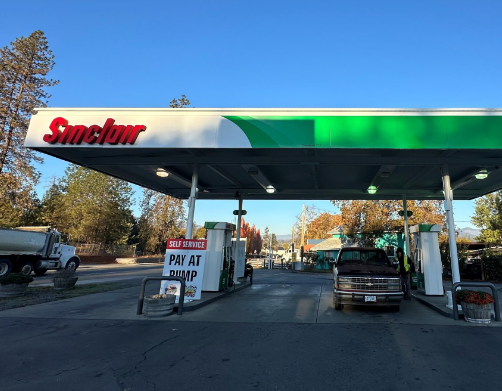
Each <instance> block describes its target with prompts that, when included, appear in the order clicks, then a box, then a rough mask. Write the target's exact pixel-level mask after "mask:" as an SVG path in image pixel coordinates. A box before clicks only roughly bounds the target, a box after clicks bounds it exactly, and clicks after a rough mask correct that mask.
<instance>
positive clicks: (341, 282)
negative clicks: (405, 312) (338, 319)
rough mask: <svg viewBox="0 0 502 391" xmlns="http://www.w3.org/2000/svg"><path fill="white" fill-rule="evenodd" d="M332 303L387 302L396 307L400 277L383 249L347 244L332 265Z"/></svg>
mask: <svg viewBox="0 0 502 391" xmlns="http://www.w3.org/2000/svg"><path fill="white" fill-rule="evenodd" d="M333 274H334V281H333V305H334V307H335V309H336V310H341V309H343V306H344V305H345V304H348V305H373V306H375V305H376V306H389V307H392V308H393V309H394V310H399V306H400V304H401V300H402V299H403V292H402V290H401V279H400V277H399V274H398V273H397V271H396V269H395V268H394V267H393V265H392V262H391V261H390V260H389V258H388V257H387V255H386V254H385V251H383V250H381V249H378V248H372V247H369V248H364V247H346V248H343V249H342V250H341V251H340V253H339V254H338V257H337V258H336V261H335V265H334V266H333Z"/></svg>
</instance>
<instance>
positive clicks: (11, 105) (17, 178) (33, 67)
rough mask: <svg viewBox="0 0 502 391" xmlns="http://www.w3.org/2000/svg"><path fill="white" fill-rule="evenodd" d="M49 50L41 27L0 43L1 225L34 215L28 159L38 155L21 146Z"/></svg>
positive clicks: (42, 100)
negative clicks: (7, 41) (27, 34)
mask: <svg viewBox="0 0 502 391" xmlns="http://www.w3.org/2000/svg"><path fill="white" fill-rule="evenodd" d="M53 67H54V55H53V54H52V51H51V50H50V49H49V46H48V43H47V39H46V37H45V35H44V33H43V32H42V31H39V30H37V31H35V32H33V33H32V34H30V35H29V36H28V37H26V38H25V37H21V38H17V39H16V40H15V41H14V42H12V43H11V45H10V46H5V47H3V48H0V225H3V226H16V225H19V224H22V223H23V221H26V220H27V221H30V220H32V219H33V217H34V216H33V215H32V214H31V211H32V209H34V208H36V207H37V199H36V197H35V192H34V188H35V186H36V185H37V183H38V180H39V177H40V174H39V173H38V172H37V171H36V170H35V168H34V166H33V163H34V162H35V161H38V162H41V161H42V159H41V158H40V157H39V156H37V155H36V154H35V152H33V151H32V150H30V149H27V148H24V146H23V144H24V139H25V137H26V132H27V130H28V124H29V119H30V115H31V114H32V113H33V109H34V108H36V107H45V106H46V105H47V102H48V99H49V98H50V95H49V94H48V93H47V92H46V88H47V87H52V86H55V85H56V84H58V81H55V80H51V79H48V78H47V74H48V73H49V72H50V71H51V70H52V68H53Z"/></svg>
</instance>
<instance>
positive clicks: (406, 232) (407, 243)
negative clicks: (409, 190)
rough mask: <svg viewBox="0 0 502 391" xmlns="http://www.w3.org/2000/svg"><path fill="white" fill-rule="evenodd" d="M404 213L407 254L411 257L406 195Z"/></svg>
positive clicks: (404, 196) (404, 197)
mask: <svg viewBox="0 0 502 391" xmlns="http://www.w3.org/2000/svg"><path fill="white" fill-rule="evenodd" d="M403 213H404V238H405V243H406V250H405V254H406V255H408V256H410V251H411V248H410V230H409V229H408V203H407V201H406V194H404V195H403Z"/></svg>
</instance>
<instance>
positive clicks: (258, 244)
mask: <svg viewBox="0 0 502 391" xmlns="http://www.w3.org/2000/svg"><path fill="white" fill-rule="evenodd" d="M262 246H263V240H262V238H261V232H260V230H257V231H256V235H255V236H254V240H253V254H259V253H260V252H261V248H262Z"/></svg>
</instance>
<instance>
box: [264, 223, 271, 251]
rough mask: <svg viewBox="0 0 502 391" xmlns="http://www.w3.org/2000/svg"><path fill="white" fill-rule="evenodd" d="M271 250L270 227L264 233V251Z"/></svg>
mask: <svg viewBox="0 0 502 391" xmlns="http://www.w3.org/2000/svg"><path fill="white" fill-rule="evenodd" d="M269 248H270V231H269V229H268V227H265V231H264V232H263V249H264V250H268V249H269Z"/></svg>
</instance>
